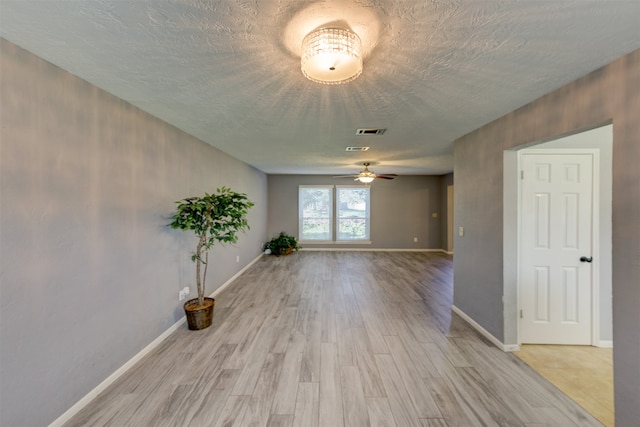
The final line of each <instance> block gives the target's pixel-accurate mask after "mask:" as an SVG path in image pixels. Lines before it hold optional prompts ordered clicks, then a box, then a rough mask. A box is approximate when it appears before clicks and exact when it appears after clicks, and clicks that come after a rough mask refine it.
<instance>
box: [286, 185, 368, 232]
mask: <svg viewBox="0 0 640 427" xmlns="http://www.w3.org/2000/svg"><path fill="white" fill-rule="evenodd" d="M369 190H370V188H369V187H363V186H333V185H331V186H327V185H301V186H300V187H299V190H298V194H299V196H298V213H299V220H298V228H299V230H298V231H299V236H300V240H301V241H306V242H315V243H329V242H332V243H333V242H337V243H348V242H352V243H368V241H369V212H370V210H369V205H370V203H369ZM334 218H335V221H334Z"/></svg>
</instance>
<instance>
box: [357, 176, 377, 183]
mask: <svg viewBox="0 0 640 427" xmlns="http://www.w3.org/2000/svg"><path fill="white" fill-rule="evenodd" d="M374 178H375V177H373V176H360V177H358V181H360V182H364V183H365V184H368V183H370V182H372V181H373V180H374Z"/></svg>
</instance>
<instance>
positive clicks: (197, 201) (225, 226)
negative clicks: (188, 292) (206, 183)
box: [169, 187, 254, 330]
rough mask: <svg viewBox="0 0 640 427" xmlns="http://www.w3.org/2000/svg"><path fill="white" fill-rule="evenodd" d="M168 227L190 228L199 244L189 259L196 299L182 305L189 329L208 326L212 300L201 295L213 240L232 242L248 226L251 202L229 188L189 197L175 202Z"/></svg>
mask: <svg viewBox="0 0 640 427" xmlns="http://www.w3.org/2000/svg"><path fill="white" fill-rule="evenodd" d="M176 203H177V205H178V206H177V208H176V212H175V213H174V215H173V216H172V222H171V223H170V224H169V226H170V227H171V228H174V229H179V230H185V231H192V232H193V233H195V235H196V237H198V244H197V246H196V251H195V253H194V254H193V255H192V256H191V260H192V261H194V262H195V264H196V287H197V289H198V298H194V299H191V300H189V301H187V302H186V303H185V304H184V310H185V314H186V316H187V323H188V326H189V329H192V330H198V329H205V328H208V327H209V326H211V323H212V321H213V306H214V304H215V300H214V299H213V298H206V297H205V296H204V289H205V283H206V280H207V269H208V267H209V251H210V250H211V248H212V247H213V245H214V244H215V243H235V242H237V241H238V232H240V231H243V232H244V231H245V230H248V229H249V223H248V222H247V213H248V211H249V209H250V208H251V207H252V206H253V205H254V204H253V203H252V202H251V201H249V199H247V195H246V194H244V193H236V192H235V191H231V189H230V188H227V187H222V188H218V189H216V192H215V193H213V194H208V193H205V194H204V196H200V197H188V198H186V199H182V200H179V201H177V202H176Z"/></svg>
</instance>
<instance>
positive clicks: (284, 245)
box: [262, 231, 301, 256]
mask: <svg viewBox="0 0 640 427" xmlns="http://www.w3.org/2000/svg"><path fill="white" fill-rule="evenodd" d="M262 249H263V250H267V249H269V250H271V253H272V254H273V255H276V256H280V255H283V254H286V253H287V250H288V249H289V251H288V252H291V251H297V250H300V249H301V248H300V246H298V241H297V240H296V238H295V237H293V236H290V235H288V234H287V233H285V232H284V231H281V232H280V234H279V235H277V236H276V237H274V238H273V239H271V240H269V241H268V242H266V243H265V244H264V246H263V247H262Z"/></svg>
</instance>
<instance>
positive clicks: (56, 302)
mask: <svg viewBox="0 0 640 427" xmlns="http://www.w3.org/2000/svg"><path fill="white" fill-rule="evenodd" d="M0 42H1V44H0V64H1V65H0V67H1V68H0V71H1V75H2V81H1V87H0V92H1V93H2V97H1V104H0V110H1V111H2V117H1V126H0V129H1V130H0V132H1V133H0V138H1V139H0V142H1V148H0V157H1V159H0V165H1V166H0V179H1V183H0V190H1V192H0V194H1V197H2V200H1V202H2V203H1V207H0V228H1V231H2V237H1V239H0V269H1V276H0V278H1V281H2V282H1V296H2V301H1V304H2V306H1V308H2V309H1V322H0V325H1V326H0V328H1V329H0V334H1V348H0V359H1V360H2V364H1V367H0V369H1V371H0V381H1V383H0V387H1V388H0V393H1V395H2V399H1V402H2V403H1V407H0V414H1V416H0V425H3V426H43V425H46V424H49V423H50V422H52V421H54V420H55V419H56V418H58V417H59V416H60V415H61V414H62V413H64V412H65V411H66V410H67V409H68V408H70V407H71V406H72V405H73V404H75V403H76V402H77V401H78V400H79V399H81V398H82V397H83V396H85V395H86V394H87V393H88V392H89V391H91V390H92V389H93V388H94V387H95V386H97V385H98V384H99V383H100V382H102V381H103V380H104V379H105V378H106V377H107V376H109V375H110V374H111V373H113V372H114V371H115V370H116V369H118V368H119V367H120V366H122V365H123V364H124V363H125V362H126V361H127V360H129V359H130V358H131V357H132V356H134V355H135V354H136V353H138V352H139V351H140V350H141V349H143V348H144V347H145V346H147V345H148V344H149V343H150V342H152V341H153V340H154V339H155V338H157V337H158V336H159V335H161V334H162V333H163V332H164V331H166V330H167V329H168V328H169V327H170V326H171V325H173V324H174V323H175V322H176V321H177V320H178V319H180V318H182V317H183V316H184V315H183V311H182V308H181V303H179V302H178V290H179V289H180V288H181V287H183V286H185V285H188V284H190V285H191V288H192V289H194V287H195V285H194V277H195V273H194V267H193V263H192V262H191V260H190V252H191V251H192V250H193V248H194V245H195V243H196V242H195V237H192V236H190V235H188V234H186V233H184V232H180V231H176V230H169V229H168V228H167V227H166V226H165V225H166V224H167V223H168V219H169V216H170V215H171V213H172V210H173V207H174V201H175V200H178V199H181V198H183V197H187V196H191V195H198V194H202V193H203V192H204V191H213V190H215V188H216V187H219V186H222V185H226V186H230V187H231V188H233V189H234V190H236V191H242V192H247V193H248V195H249V198H250V199H251V200H252V201H253V202H255V203H256V206H255V207H254V208H253V209H252V211H251V213H250V215H249V223H250V226H251V231H250V232H248V233H247V234H245V235H241V237H240V241H239V242H238V244H237V245H235V246H228V247H224V248H222V247H220V248H217V249H216V250H215V252H214V258H213V259H214V260H215V261H214V262H213V263H212V265H211V273H210V275H209V277H208V280H207V281H208V291H209V292H211V291H213V290H214V289H215V288H216V287H218V286H220V285H221V284H222V283H224V282H225V281H226V280H227V279H228V278H229V277H231V276H232V275H233V274H235V273H236V272H237V271H239V270H240V269H241V268H242V267H243V266H244V265H245V264H246V263H248V262H250V261H251V260H253V259H254V258H255V257H256V256H258V255H259V253H260V249H261V244H262V242H263V241H264V240H265V238H266V217H267V207H266V202H267V201H266V192H267V186H266V181H267V180H266V176H265V175H264V174H263V173H261V172H259V171H257V170H255V169H253V168H251V167H249V166H248V165H246V164H244V163H241V162H239V161H237V160H235V159H233V158H231V157H229V156H227V155H225V154H223V153H221V152H220V151H218V150H216V149H214V148H212V147H211V146H209V145H206V144H204V143H202V142H201V141H199V140H196V139H194V138H193V137H190V136H188V135H186V134H185V133H183V132H181V131H179V130H178V129H175V128H173V127H171V126H169V125H167V124H165V123H163V122H161V121H160V120H158V119H155V118H154V117H151V116H150V115H148V114H146V113H144V112H143V111H141V110H139V109H137V108H135V107H132V106H131V105H129V104H127V103H125V102H123V101H122V100H119V99H117V98H115V97H113V96H111V95H109V94H107V93H105V92H103V91H101V90H100V89H98V88H96V87H94V86H92V85H90V84H88V83H87V82H85V81H82V80H80V79H78V78H76V77H75V76H73V75H71V74H69V73H67V72H65V71H63V70H60V69H59V68H57V67H54V66H53V65H51V64H49V63H47V62H45V61H43V60H41V59H39V58H38V57H36V56H34V55H32V54H30V53H28V52H26V51H24V50H22V49H20V48H18V47H16V46H14V45H13V44H11V43H9V42H7V41H6V40H0ZM237 255H239V256H240V261H241V262H240V263H236V261H235V260H236V256H237ZM193 292H194V291H193ZM193 292H192V295H193Z"/></svg>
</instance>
